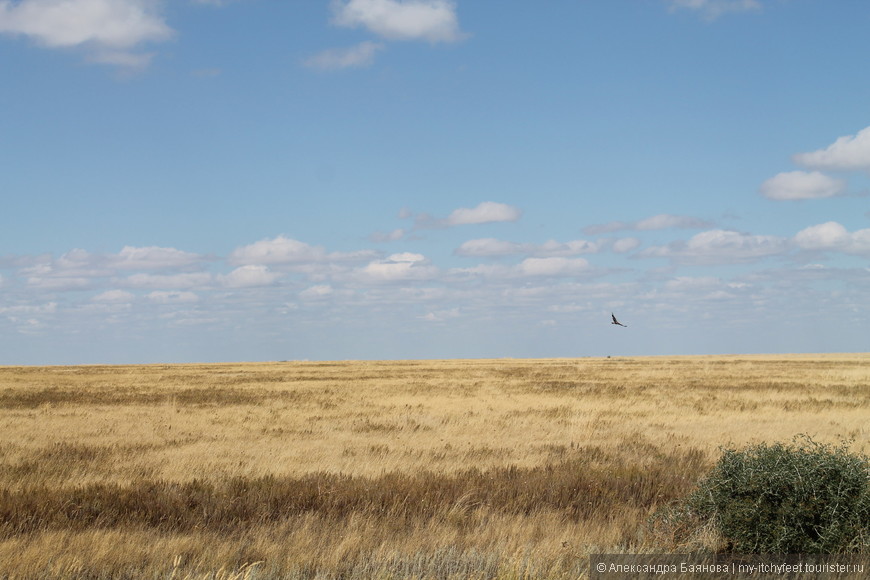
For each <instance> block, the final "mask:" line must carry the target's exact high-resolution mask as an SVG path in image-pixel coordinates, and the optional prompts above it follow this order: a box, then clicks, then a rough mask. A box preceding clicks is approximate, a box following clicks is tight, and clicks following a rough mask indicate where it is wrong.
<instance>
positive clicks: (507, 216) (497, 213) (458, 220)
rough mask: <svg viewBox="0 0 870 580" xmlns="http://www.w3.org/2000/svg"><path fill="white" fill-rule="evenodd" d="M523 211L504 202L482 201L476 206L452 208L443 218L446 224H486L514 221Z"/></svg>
mask: <svg viewBox="0 0 870 580" xmlns="http://www.w3.org/2000/svg"><path fill="white" fill-rule="evenodd" d="M522 215H523V212H522V211H520V210H519V209H518V208H516V207H513V206H511V205H507V204H505V203H497V202H494V201H484V202H483V203H480V204H478V206H477V207H473V208H467V207H461V208H459V209H455V210H453V211H452V212H451V213H450V215H449V216H448V217H447V219H446V220H444V225H446V226H460V225H469V224H486V223H492V222H515V221H517V220H518V219H520V216H522Z"/></svg>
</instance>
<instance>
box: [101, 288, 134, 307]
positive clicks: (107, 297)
mask: <svg viewBox="0 0 870 580" xmlns="http://www.w3.org/2000/svg"><path fill="white" fill-rule="evenodd" d="M134 298H135V296H134V295H133V294H132V293H130V292H127V291H125V290H106V291H105V292H102V293H101V294H97V295H96V296H94V297H93V298H91V302H98V303H102V304H126V303H128V302H132V301H133V299H134Z"/></svg>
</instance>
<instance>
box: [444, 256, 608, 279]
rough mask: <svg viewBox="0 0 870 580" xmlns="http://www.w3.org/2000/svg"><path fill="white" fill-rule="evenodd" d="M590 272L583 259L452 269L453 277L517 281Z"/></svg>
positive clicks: (590, 269)
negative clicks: (519, 279)
mask: <svg viewBox="0 0 870 580" xmlns="http://www.w3.org/2000/svg"><path fill="white" fill-rule="evenodd" d="M591 271H592V268H591V266H590V265H589V262H588V261H587V260H585V259H583V258H565V257H560V256H553V257H549V258H526V259H524V260H523V261H522V262H520V263H519V264H515V265H513V266H506V265H501V264H480V265H477V266H473V267H471V268H454V269H453V270H451V271H450V274H451V275H452V276H453V277H459V278H463V277H469V276H470V277H482V278H489V279H502V280H510V279H518V278H538V277H568V276H579V275H584V276H585V275H588V274H589V273H590V272H591Z"/></svg>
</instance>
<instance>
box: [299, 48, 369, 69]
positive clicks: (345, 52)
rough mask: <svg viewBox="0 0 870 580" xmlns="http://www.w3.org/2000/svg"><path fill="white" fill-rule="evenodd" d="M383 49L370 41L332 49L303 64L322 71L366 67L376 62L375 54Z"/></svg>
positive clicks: (306, 60) (312, 57) (310, 58)
mask: <svg viewBox="0 0 870 580" xmlns="http://www.w3.org/2000/svg"><path fill="white" fill-rule="evenodd" d="M383 48H384V45H383V44H381V43H378V42H368V41H366V42H361V43H359V44H356V45H354V46H351V47H348V48H330V49H327V50H324V51H322V52H319V53H317V54H315V55H313V56H310V57H308V58H306V59H305V60H304V61H303V64H304V65H305V66H307V67H309V68H317V69H321V70H340V69H345V68H353V67H366V66H370V65H371V64H372V63H373V62H374V60H375V54H377V53H378V51H380V50H383Z"/></svg>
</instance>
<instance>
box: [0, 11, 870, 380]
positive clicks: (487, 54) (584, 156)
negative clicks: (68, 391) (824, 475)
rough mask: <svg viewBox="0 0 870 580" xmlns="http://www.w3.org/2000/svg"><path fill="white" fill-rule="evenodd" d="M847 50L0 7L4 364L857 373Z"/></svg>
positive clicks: (855, 176) (863, 246)
mask: <svg viewBox="0 0 870 580" xmlns="http://www.w3.org/2000/svg"><path fill="white" fill-rule="evenodd" d="M868 26H870V5H868V4H867V3H866V2H862V1H857V0H856V1H843V2H827V1H823V0H625V1H604V0H589V1H583V2H580V1H568V0H554V1H552V2H528V1H513V0H511V1H506V2H495V1H490V0H455V1H447V0H405V1H399V0H335V1H328V0H324V1H315V0H311V1H304V2H295V1H294V2H276V1H272V0H172V1H171V2H170V1H158V0H0V70H2V72H3V78H4V82H3V83H2V90H0V136H2V137H0V159H2V171H0V201H2V212H0V353H2V354H0V364H67V363H101V362H107V363H137V362H184V361H240V360H284V359H373V358H374V359H397V358H455V357H463V358H477V357H551V356H552V357H563V356H604V355H612V356H617V355H658V354H662V355H664V354H701V353H710V354H716V353H751V352H758V353H767V352H770V353H779V352H832V351H850V352H854V351H867V350H868V348H870V333H868V332H867V328H870V263H868V262H870V197H868V194H870V179H868V176H870V107H868V103H870V76H868V75H867V74H866V69H867V62H868V60H870V44H868V43H867V41H866V31H867V29H868ZM611 312H615V313H616V314H617V316H618V317H619V318H620V320H621V321H622V322H624V323H626V324H627V325H628V328H619V327H616V326H612V325H610V324H609V318H610V313H611Z"/></svg>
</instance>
